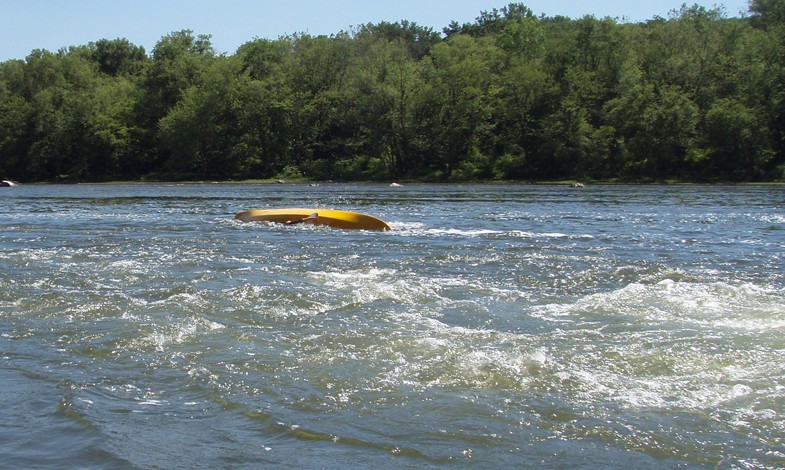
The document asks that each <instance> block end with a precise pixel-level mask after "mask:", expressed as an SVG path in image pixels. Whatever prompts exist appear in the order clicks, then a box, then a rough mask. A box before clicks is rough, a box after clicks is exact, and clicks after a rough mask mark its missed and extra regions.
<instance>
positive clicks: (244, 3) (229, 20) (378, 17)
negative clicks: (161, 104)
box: [0, 0, 749, 61]
mask: <svg viewBox="0 0 785 470" xmlns="http://www.w3.org/2000/svg"><path fill="white" fill-rule="evenodd" d="M509 3H510V1H509V0H385V1H374V0H322V1H319V0H289V1H288V2H284V1H281V0H221V1H215V0H0V61H6V60H9V59H24V58H25V57H26V56H27V55H28V54H29V53H30V52H31V51H32V50H34V49H47V50H50V51H53V52H54V51H57V50H58V49H60V48H61V47H68V46H77V45H85V44H87V43H89V42H92V41H97V40H99V39H115V38H125V39H128V40H129V41H130V42H131V43H133V44H135V45H138V46H143V47H144V48H145V50H146V51H147V52H148V53H150V52H151V51H152V49H153V47H154V46H155V44H156V43H157V42H158V41H159V40H160V39H161V37H162V36H165V35H167V34H169V33H171V32H172V31H180V30H183V29H190V30H192V31H193V32H194V34H197V35H198V34H210V35H212V43H213V46H214V47H215V49H216V50H217V51H218V52H221V53H227V54H234V52H235V51H236V50H237V48H238V47H239V46H240V45H242V44H243V43H245V42H248V41H251V40H253V39H254V38H269V39H275V38H278V37H280V36H284V35H287V34H293V33H309V34H312V35H320V34H326V35H330V34H334V33H337V32H339V31H341V30H347V29H349V28H350V27H352V26H357V25H361V24H365V23H379V22H381V21H388V22H396V21H399V20H408V21H410V22H415V23H417V24H418V25H420V26H426V27H431V28H433V29H434V30H435V31H439V32H441V30H442V28H444V27H445V26H447V25H449V24H450V22H451V21H453V20H455V21H457V22H459V23H467V22H472V21H474V20H475V19H476V18H477V16H479V14H480V12H481V11H490V10H492V9H494V8H497V9H500V8H502V7H504V6H505V5H507V4H509ZM514 3H518V2H514ZM521 3H523V4H525V5H526V6H528V7H529V8H530V9H531V10H532V11H533V12H534V13H535V14H536V15H541V14H544V15H545V16H555V15H564V16H568V17H571V18H580V17H582V16H584V15H594V16H596V17H600V18H601V17H605V16H610V17H612V18H618V19H622V18H626V20H627V21H633V22H635V21H645V20H648V19H651V18H654V17H655V16H662V17H666V16H667V15H668V12H670V11H671V10H674V9H678V8H679V7H680V6H681V5H682V3H684V2H683V1H681V0H648V1H641V2H631V1H629V0H582V1H576V0H531V1H527V2H521ZM686 3H688V4H690V5H692V4H694V3H697V4H699V5H703V6H705V7H707V8H713V7H714V6H715V5H718V6H719V5H721V6H724V8H725V10H726V12H727V15H728V16H739V12H745V13H746V11H747V8H748V5H749V2H748V0H726V1H716V2H715V1H712V0H710V1H697V2H694V1H690V2H686Z"/></svg>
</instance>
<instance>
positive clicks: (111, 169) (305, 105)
mask: <svg viewBox="0 0 785 470" xmlns="http://www.w3.org/2000/svg"><path fill="white" fill-rule="evenodd" d="M784 101H785V1H783V0H752V1H751V2H750V14H749V15H747V16H743V17H741V18H729V17H727V15H726V13H725V11H724V9H723V8H722V7H718V8H714V9H706V8H704V7H701V6H697V5H694V6H686V5H684V6H682V7H681V8H680V9H679V10H674V11H672V12H671V13H670V14H669V15H668V16H667V18H663V17H655V18H653V19H651V20H648V21H646V22H640V23H628V22H625V21H623V20H622V21H619V20H617V19H612V18H601V19H599V18H595V17H593V16H586V17H583V18H579V19H570V18H566V17H561V16H556V17H545V16H536V15H535V14H534V13H533V12H532V11H531V10H530V9H529V8H527V7H526V6H525V5H523V4H520V3H511V4H509V5H507V6H505V7H503V8H501V9H498V10H497V9H494V10H493V11H490V12H481V13H480V16H478V17H477V18H476V20H475V21H474V22H471V23H466V24H458V23H456V22H453V23H451V24H450V25H448V26H447V27H445V28H444V29H443V31H441V32H436V31H434V30H433V29H432V28H430V27H423V26H419V25H417V24H415V23H411V22H408V21H405V20H404V21H400V22H398V23H387V22H382V23H379V24H367V25H362V26H359V27H356V28H352V29H351V30H350V31H341V32H339V33H336V34H334V35H331V36H311V35H308V34H294V35H290V36H286V37H281V38H278V39H275V40H270V39H253V40H251V41H249V42H246V43H245V44H243V45H242V46H240V47H239V48H238V49H237V51H236V52H235V53H233V54H218V53H216V52H215V50H214V48H213V46H212V43H211V37H210V36H209V35H194V34H193V32H192V31H190V30H183V31H179V32H173V33H171V34H169V35H167V36H164V37H162V38H161V39H160V41H159V42H158V43H157V44H156V45H155V47H154V48H153V50H152V52H151V53H150V54H148V53H147V52H146V51H145V50H144V48H142V47H140V46H136V45H134V44H132V43H130V42H129V41H128V40H126V39H113V40H109V39H101V40H98V41H96V42H91V43H89V44H87V45H82V46H72V47H68V48H63V49H61V50H59V51H57V52H54V53H53V52H49V51H46V50H34V51H32V52H31V53H30V55H28V56H27V57H26V58H25V59H24V60H8V61H6V62H2V63H0V176H3V177H7V178H16V179H19V180H23V181H107V180H138V179H150V180H156V179H169V180H202V179H216V180H224V179H225V180H229V179H264V178H295V177H301V178H308V179H320V180H324V179H333V180H385V179H387V180H389V179H409V180H420V181H471V180H564V179H581V180H583V179H593V180H619V181H662V180H670V179H675V180H681V181H687V180H690V181H774V180H785V102H784Z"/></svg>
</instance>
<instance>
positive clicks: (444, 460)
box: [0, 184, 785, 469]
mask: <svg viewBox="0 0 785 470" xmlns="http://www.w3.org/2000/svg"><path fill="white" fill-rule="evenodd" d="M271 207H329V208H336V209H346V210H356V211H360V212H365V213H369V214H372V215H375V216H378V217H380V218H382V219H384V220H386V221H387V222H388V223H390V225H391V226H392V227H393V229H394V230H393V231H391V232H384V233H382V232H364V231H360V232H356V231H342V230H335V229H329V228H325V227H313V226H303V225H299V226H280V225H270V224H265V223H250V224H243V223H239V222H236V221H234V220H233V215H234V214H235V213H236V212H240V211H243V210H246V209H252V208H271ZM0 254H1V255H2V257H3V269H2V272H0V404H1V405H2V406H0V423H2V426H0V457H1V458H2V462H0V466H1V467H5V468H107V469H109V468H111V469H118V468H138V469H149V468H166V469H170V468H172V469H174V468H183V469H185V468H259V467H265V466H266V467H273V468H275V467H291V468H320V467H325V468H414V467H417V468H423V467H425V468H427V467H441V466H461V467H474V468H512V467H516V468H534V467H542V466H545V467H549V468H597V467H604V468H644V469H645V468H782V467H785V442H784V440H785V360H783V358H785V187H783V186H738V187H736V186H643V187H637V186H588V187H586V188H580V189H578V188H576V189H572V188H568V187H565V186H531V185H411V186H403V187H388V186H384V185H344V184H322V185H320V186H317V187H311V186H308V185H250V184H248V185H244V184H227V185H224V184H186V185H165V184H160V185H159V184H143V185H141V184H140V185H41V186H38V185H26V186H19V187H16V188H2V189H0Z"/></svg>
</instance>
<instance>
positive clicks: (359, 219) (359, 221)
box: [234, 208, 390, 230]
mask: <svg viewBox="0 0 785 470" xmlns="http://www.w3.org/2000/svg"><path fill="white" fill-rule="evenodd" d="M313 214H317V216H316V218H314V219H313V220H310V216H311V215H313ZM234 218H235V219H237V220H240V221H242V222H277V223H281V224H294V223H300V222H301V221H302V223H310V224H313V225H327V226H329V227H334V228H341V229H349V230H390V226H389V225H387V223H386V222H385V221H383V220H381V219H377V218H376V217H373V216H370V215H367V214H361V213H359V212H352V211H341V210H335V209H319V208H310V209H307V208H285V209H254V210H248V211H245V212H240V213H239V214H237V215H235V216H234ZM304 219H309V220H304Z"/></svg>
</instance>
